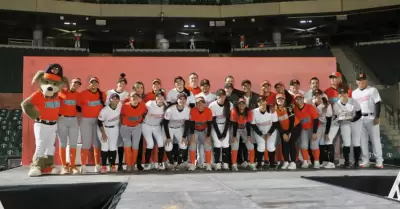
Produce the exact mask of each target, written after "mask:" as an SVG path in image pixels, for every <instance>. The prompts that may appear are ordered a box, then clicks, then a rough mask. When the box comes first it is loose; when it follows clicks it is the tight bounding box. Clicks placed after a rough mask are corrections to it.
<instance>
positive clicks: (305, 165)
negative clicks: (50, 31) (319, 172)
mask: <svg viewBox="0 0 400 209" xmlns="http://www.w3.org/2000/svg"><path fill="white" fill-rule="evenodd" d="M308 167H309V165H308V162H307V161H303V163H302V164H301V168H308Z"/></svg>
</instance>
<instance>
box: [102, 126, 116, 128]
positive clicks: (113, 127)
mask: <svg viewBox="0 0 400 209" xmlns="http://www.w3.org/2000/svg"><path fill="white" fill-rule="evenodd" d="M104 127H105V128H114V127H115V126H104Z"/></svg>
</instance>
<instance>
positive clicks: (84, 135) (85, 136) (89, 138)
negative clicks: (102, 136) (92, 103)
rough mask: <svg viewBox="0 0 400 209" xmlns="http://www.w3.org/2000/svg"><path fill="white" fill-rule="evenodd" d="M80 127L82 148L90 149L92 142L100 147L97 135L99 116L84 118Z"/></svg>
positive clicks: (94, 145)
mask: <svg viewBox="0 0 400 209" xmlns="http://www.w3.org/2000/svg"><path fill="white" fill-rule="evenodd" d="M80 129H81V140H82V149H90V147H91V145H92V142H93V147H94V148H100V140H99V137H98V136H97V118H82V119H81V124H80Z"/></svg>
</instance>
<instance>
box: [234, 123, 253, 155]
mask: <svg viewBox="0 0 400 209" xmlns="http://www.w3.org/2000/svg"><path fill="white" fill-rule="evenodd" d="M236 138H237V140H236V141H235V142H233V143H232V142H231V149H232V150H239V140H240V139H242V142H243V143H245V144H246V147H247V150H253V149H254V144H253V143H251V142H249V141H248V140H247V138H248V137H247V130H246V129H245V128H244V129H238V130H237V133H236Z"/></svg>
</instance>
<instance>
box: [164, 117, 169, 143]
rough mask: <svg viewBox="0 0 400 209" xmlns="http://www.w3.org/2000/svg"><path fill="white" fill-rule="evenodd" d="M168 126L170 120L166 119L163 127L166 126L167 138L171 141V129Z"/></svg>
mask: <svg viewBox="0 0 400 209" xmlns="http://www.w3.org/2000/svg"><path fill="white" fill-rule="evenodd" d="M168 124H169V120H167V119H164V120H163V125H164V132H165V137H167V139H170V138H171V135H170V134H169V127H168Z"/></svg>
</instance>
